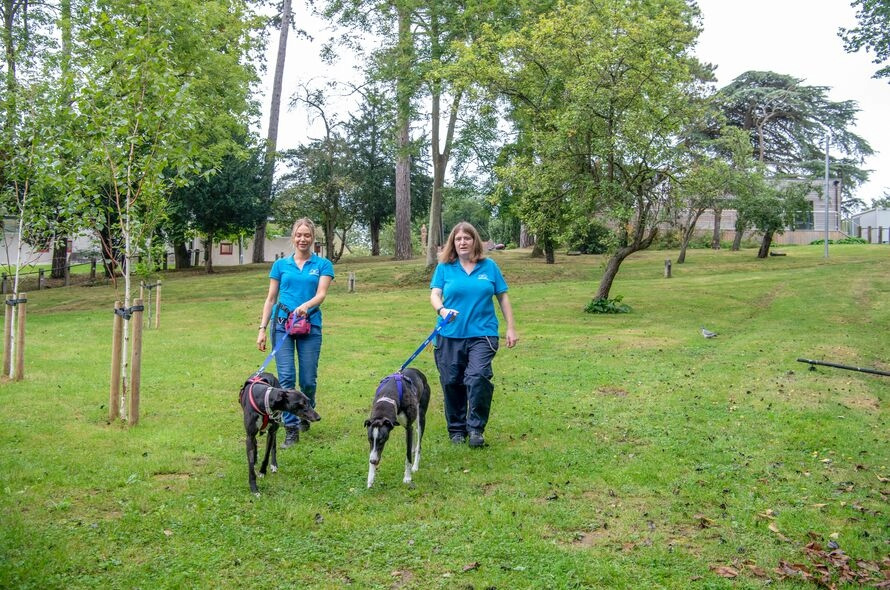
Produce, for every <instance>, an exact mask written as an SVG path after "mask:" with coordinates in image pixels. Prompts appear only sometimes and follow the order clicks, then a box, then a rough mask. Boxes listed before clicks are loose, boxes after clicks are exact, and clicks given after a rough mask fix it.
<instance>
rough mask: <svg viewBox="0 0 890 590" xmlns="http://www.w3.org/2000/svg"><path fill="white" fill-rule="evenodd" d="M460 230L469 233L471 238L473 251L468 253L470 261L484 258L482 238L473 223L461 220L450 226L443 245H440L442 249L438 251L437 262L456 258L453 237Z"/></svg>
mask: <svg viewBox="0 0 890 590" xmlns="http://www.w3.org/2000/svg"><path fill="white" fill-rule="evenodd" d="M461 232H462V233H465V234H469V235H470V236H471V237H472V238H473V252H472V253H471V254H470V260H471V261H472V262H478V261H480V260H482V259H483V258H485V256H484V255H483V254H482V238H480V237H479V232H478V231H476V228H475V227H473V224H471V223H468V222H466V221H461V222H458V223H457V225H455V226H454V227H453V228H451V233H450V234H448V239H447V240H445V245H444V246H443V247H442V251H441V252H439V262H454V261H455V260H457V249H456V248H455V247H454V237H455V236H456V235H457V234H458V233H461Z"/></svg>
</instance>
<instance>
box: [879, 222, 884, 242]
mask: <svg viewBox="0 0 890 590" xmlns="http://www.w3.org/2000/svg"><path fill="white" fill-rule="evenodd" d="M878 243H879V244H883V243H884V227H883V226H881V225H879V226H878Z"/></svg>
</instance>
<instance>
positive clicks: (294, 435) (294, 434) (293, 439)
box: [281, 426, 300, 449]
mask: <svg viewBox="0 0 890 590" xmlns="http://www.w3.org/2000/svg"><path fill="white" fill-rule="evenodd" d="M284 430H285V432H287V434H286V435H285V437H284V442H283V443H281V448H282V449H289V448H291V447H292V446H294V444H296V443H297V442H299V441H300V428H299V427H298V426H285V428H284Z"/></svg>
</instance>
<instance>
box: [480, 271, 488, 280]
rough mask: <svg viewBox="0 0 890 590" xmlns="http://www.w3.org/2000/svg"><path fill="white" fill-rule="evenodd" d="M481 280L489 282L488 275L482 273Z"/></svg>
mask: <svg viewBox="0 0 890 590" xmlns="http://www.w3.org/2000/svg"><path fill="white" fill-rule="evenodd" d="M479 280H480V281H487V280H488V275H487V274H485V273H484V272H483V273H480V274H479Z"/></svg>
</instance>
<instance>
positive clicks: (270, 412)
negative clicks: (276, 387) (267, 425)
mask: <svg viewBox="0 0 890 590" xmlns="http://www.w3.org/2000/svg"><path fill="white" fill-rule="evenodd" d="M270 393H272V386H271V385H270V386H269V387H267V388H266V395H264V396H263V402H264V403H265V404H266V414H268V415H270V416H271V415H272V408H270V407H269V394H270Z"/></svg>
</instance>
